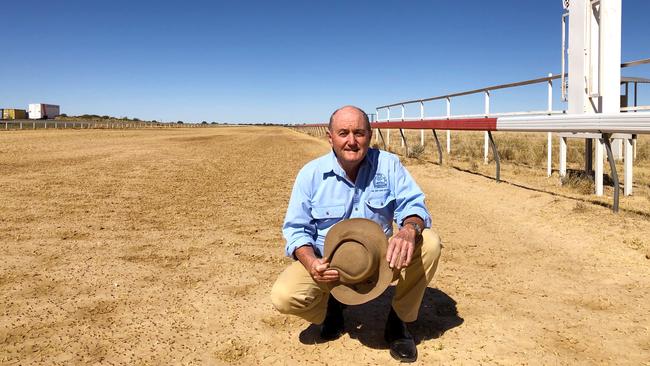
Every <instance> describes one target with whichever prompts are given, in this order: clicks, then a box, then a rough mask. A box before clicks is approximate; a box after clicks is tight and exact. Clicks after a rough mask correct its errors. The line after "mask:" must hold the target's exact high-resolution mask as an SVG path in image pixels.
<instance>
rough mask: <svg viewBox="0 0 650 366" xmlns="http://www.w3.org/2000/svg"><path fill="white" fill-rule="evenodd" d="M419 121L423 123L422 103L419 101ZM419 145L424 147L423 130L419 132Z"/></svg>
mask: <svg viewBox="0 0 650 366" xmlns="http://www.w3.org/2000/svg"><path fill="white" fill-rule="evenodd" d="M420 120H422V121H424V102H422V101H420ZM420 145H422V146H424V130H420Z"/></svg>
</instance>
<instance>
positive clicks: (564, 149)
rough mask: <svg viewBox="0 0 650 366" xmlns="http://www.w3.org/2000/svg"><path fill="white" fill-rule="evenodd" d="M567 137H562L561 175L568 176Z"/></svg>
mask: <svg viewBox="0 0 650 366" xmlns="http://www.w3.org/2000/svg"><path fill="white" fill-rule="evenodd" d="M566 142H567V138H566V137H563V136H562V137H560V177H565V176H566Z"/></svg>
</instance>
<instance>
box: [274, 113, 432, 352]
mask: <svg viewBox="0 0 650 366" xmlns="http://www.w3.org/2000/svg"><path fill="white" fill-rule="evenodd" d="M327 135H328V140H329V143H330V145H331V146H332V151H331V152H330V153H329V154H327V155H325V156H322V157H320V158H318V159H316V160H313V161H311V162H309V163H308V164H307V165H305V166H304V167H303V168H302V169H301V170H300V172H299V173H298V176H297V178H296V181H295V184H294V187H293V192H292V194H291V198H290V201H289V207H288V209H287V213H286V217H285V221H284V226H283V234H284V237H285V239H286V247H285V251H286V254H287V256H289V257H292V258H294V259H296V260H297V261H296V262H294V263H292V264H291V265H290V266H289V267H288V268H287V269H285V270H284V272H282V273H281V274H280V276H279V277H278V279H277V281H276V282H275V284H274V286H273V289H272V292H271V299H272V302H273V305H274V306H275V308H276V309H277V310H278V311H280V312H282V313H285V314H292V315H297V316H299V317H302V318H303V319H305V320H307V321H309V322H311V323H314V324H321V332H320V335H321V337H322V338H323V339H324V340H333V339H336V338H338V337H339V336H340V335H341V334H342V333H343V332H344V329H345V327H344V319H343V312H342V308H341V302H343V303H346V304H350V305H355V304H359V303H363V302H366V301H369V300H371V299H373V298H375V297H377V296H379V295H380V294H381V293H382V292H383V290H384V289H385V288H386V286H388V284H389V283H390V282H391V281H396V287H395V295H394V297H393V299H392V304H391V309H390V312H389V314H388V317H387V321H386V326H385V332H384V337H385V339H386V342H387V343H388V346H389V348H390V353H391V355H392V356H393V357H394V358H396V359H398V360H400V361H403V362H412V361H415V360H416V359H417V349H416V347H415V342H414V340H413V337H412V335H411V334H410V333H409V330H408V329H407V327H406V325H405V322H413V321H415V320H416V319H417V317H418V311H419V308H420V304H421V302H422V298H423V296H424V292H425V290H426V288H427V285H428V284H429V282H431V280H432V278H433V275H434V273H435V271H436V267H437V265H438V259H439V257H440V248H441V245H440V239H439V237H438V235H437V234H435V233H434V232H432V231H431V230H429V228H430V227H431V217H430V215H429V212H428V210H427V208H426V206H425V203H424V194H423V193H422V191H421V190H420V188H419V187H418V186H417V184H416V183H415V181H414V180H413V178H411V176H410V174H409V173H408V172H407V171H406V169H405V168H404V166H402V164H401V163H400V161H399V159H398V157H397V156H395V155H393V154H390V153H387V152H384V151H379V150H376V149H370V148H369V146H370V141H371V138H372V129H371V128H370V123H369V121H368V117H367V115H366V113H365V112H364V111H362V110H361V109H359V108H357V107H354V106H345V107H342V108H340V109H338V110H336V111H335V112H334V113H333V114H332V116H331V117H330V121H329V128H328V132H327ZM350 219H352V220H350ZM357 219H367V220H357ZM393 220H394V221H395V222H396V223H397V224H398V227H399V231H398V232H397V233H396V234H395V235H393V229H392V222H393ZM368 221H372V222H373V225H374V226H373V225H368V224H367V222H368ZM337 224H339V225H337ZM372 227H376V229H372ZM332 230H333V233H331V235H330V233H329V232H330V231H332ZM373 230H379V233H380V234H383V240H384V242H383V243H381V241H378V240H374V239H371V238H377V237H376V236H374V234H373ZM379 236H380V237H381V235H379ZM386 238H390V239H386ZM326 242H327V245H326ZM378 243H379V244H378ZM335 253H339V254H338V255H335ZM377 253H380V255H381V260H380V261H379V262H378V263H375V262H374V260H375V257H377V255H378V254H377ZM335 258H336V259H335ZM335 261H336V262H337V263H335ZM386 273H388V275H386ZM330 295H333V296H330Z"/></svg>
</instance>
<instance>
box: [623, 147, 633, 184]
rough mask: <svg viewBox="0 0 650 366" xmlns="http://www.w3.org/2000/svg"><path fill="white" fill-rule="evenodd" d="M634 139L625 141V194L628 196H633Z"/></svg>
mask: <svg viewBox="0 0 650 366" xmlns="http://www.w3.org/2000/svg"><path fill="white" fill-rule="evenodd" d="M632 155H633V153H632V138H629V139H625V157H624V159H625V161H624V162H625V172H624V173H623V174H625V185H624V187H623V194H624V195H626V196H630V195H632V179H633V178H632V162H633V161H634V158H633V157H632Z"/></svg>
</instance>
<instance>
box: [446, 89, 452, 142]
mask: <svg viewBox="0 0 650 366" xmlns="http://www.w3.org/2000/svg"><path fill="white" fill-rule="evenodd" d="M445 99H446V100H447V119H450V118H451V98H449V97H447V98H445ZM450 153H451V131H450V130H447V154H450Z"/></svg>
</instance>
